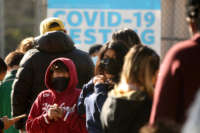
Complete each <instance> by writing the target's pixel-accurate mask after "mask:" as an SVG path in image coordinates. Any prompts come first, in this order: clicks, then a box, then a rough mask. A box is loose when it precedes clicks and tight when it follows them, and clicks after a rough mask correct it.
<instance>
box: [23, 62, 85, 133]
mask: <svg viewBox="0 0 200 133" xmlns="http://www.w3.org/2000/svg"><path fill="white" fill-rule="evenodd" d="M77 83H78V80H77V73H76V68H75V65H74V63H73V62H72V61H71V60H70V59H67V58H58V59H55V60H53V61H52V62H51V63H50V65H49V67H48V68H47V71H46V75H45V84H46V87H47V88H48V90H45V91H42V92H41V93H40V94H39V95H38V97H37V99H36V100H35V102H34V103H33V105H32V108H31V111H30V114H29V117H28V120H27V122H26V129H27V131H28V133H86V132H87V131H86V128H85V120H84V119H83V118H81V116H79V115H78V114H77V111H76V102H77V98H78V96H79V94H80V90H79V89H77V88H76V85H77ZM33 91H34V90H33Z"/></svg>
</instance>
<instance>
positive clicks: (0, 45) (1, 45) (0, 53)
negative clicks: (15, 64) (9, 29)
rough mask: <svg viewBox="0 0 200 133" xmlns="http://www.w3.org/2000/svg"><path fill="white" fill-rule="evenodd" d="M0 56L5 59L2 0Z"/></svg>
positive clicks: (1, 2)
mask: <svg viewBox="0 0 200 133" xmlns="http://www.w3.org/2000/svg"><path fill="white" fill-rule="evenodd" d="M0 20H1V22H0V56H1V57H2V58H4V57H5V40H4V39H5V38H4V37H5V36H4V20H5V19H4V0H0Z"/></svg>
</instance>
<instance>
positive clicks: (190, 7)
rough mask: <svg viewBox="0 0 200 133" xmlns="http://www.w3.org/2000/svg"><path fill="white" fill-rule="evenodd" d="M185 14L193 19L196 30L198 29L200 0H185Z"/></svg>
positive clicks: (199, 26) (199, 28)
mask: <svg viewBox="0 0 200 133" xmlns="http://www.w3.org/2000/svg"><path fill="white" fill-rule="evenodd" d="M186 16H187V17H188V18H190V19H193V21H194V22H195V25H196V27H197V30H198V31H200V1H199V0H187V3H186Z"/></svg>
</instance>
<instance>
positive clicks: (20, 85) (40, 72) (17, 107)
mask: <svg viewBox="0 0 200 133" xmlns="http://www.w3.org/2000/svg"><path fill="white" fill-rule="evenodd" d="M35 43H36V48H35V49H32V50H30V51H28V52H27V53H26V54H25V55H24V57H23V59H22V61H21V62H20V68H19V70H18V72H17V75H16V77H17V79H16V80H15V81H14V83H13V92H12V95H11V98H12V115H13V116H17V115H20V114H24V113H26V114H28V113H29V111H30V108H31V106H32V103H33V102H34V100H35V98H36V97H37V95H38V94H39V93H40V92H41V91H43V90H45V89H46V87H45V84H44V76H45V71H46V69H47V67H48V65H49V63H50V62H51V61H52V60H53V59H55V58H58V57H67V58H70V59H72V60H73V62H74V64H75V65H76V69H77V74H78V80H79V84H78V86H77V87H78V88H81V87H82V85H83V84H85V83H87V82H88V81H89V80H90V78H91V77H92V76H93V70H94V65H93V63H92V60H91V58H90V57H89V55H88V54H87V53H86V52H83V51H81V50H78V49H76V48H75V46H74V42H73V41H72V39H71V38H70V37H69V36H68V35H66V34H65V33H64V32H61V31H55V32H49V33H47V34H45V35H43V36H41V37H38V38H37V39H36V40H35ZM24 126H25V120H20V121H19V122H17V123H16V124H15V127H16V128H17V129H21V128H23V127H24Z"/></svg>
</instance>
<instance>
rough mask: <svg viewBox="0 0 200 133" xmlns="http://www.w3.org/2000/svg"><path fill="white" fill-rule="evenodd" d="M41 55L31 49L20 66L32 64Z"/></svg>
mask: <svg viewBox="0 0 200 133" xmlns="http://www.w3.org/2000/svg"><path fill="white" fill-rule="evenodd" d="M38 53H39V51H38V50H37V49H31V50H29V51H28V52H27V53H26V54H25V55H24V57H23V58H22V60H21V62H20V65H24V64H28V63H30V62H31V61H32V60H33V59H34V58H35V56H36V55H37V54H38Z"/></svg>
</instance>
